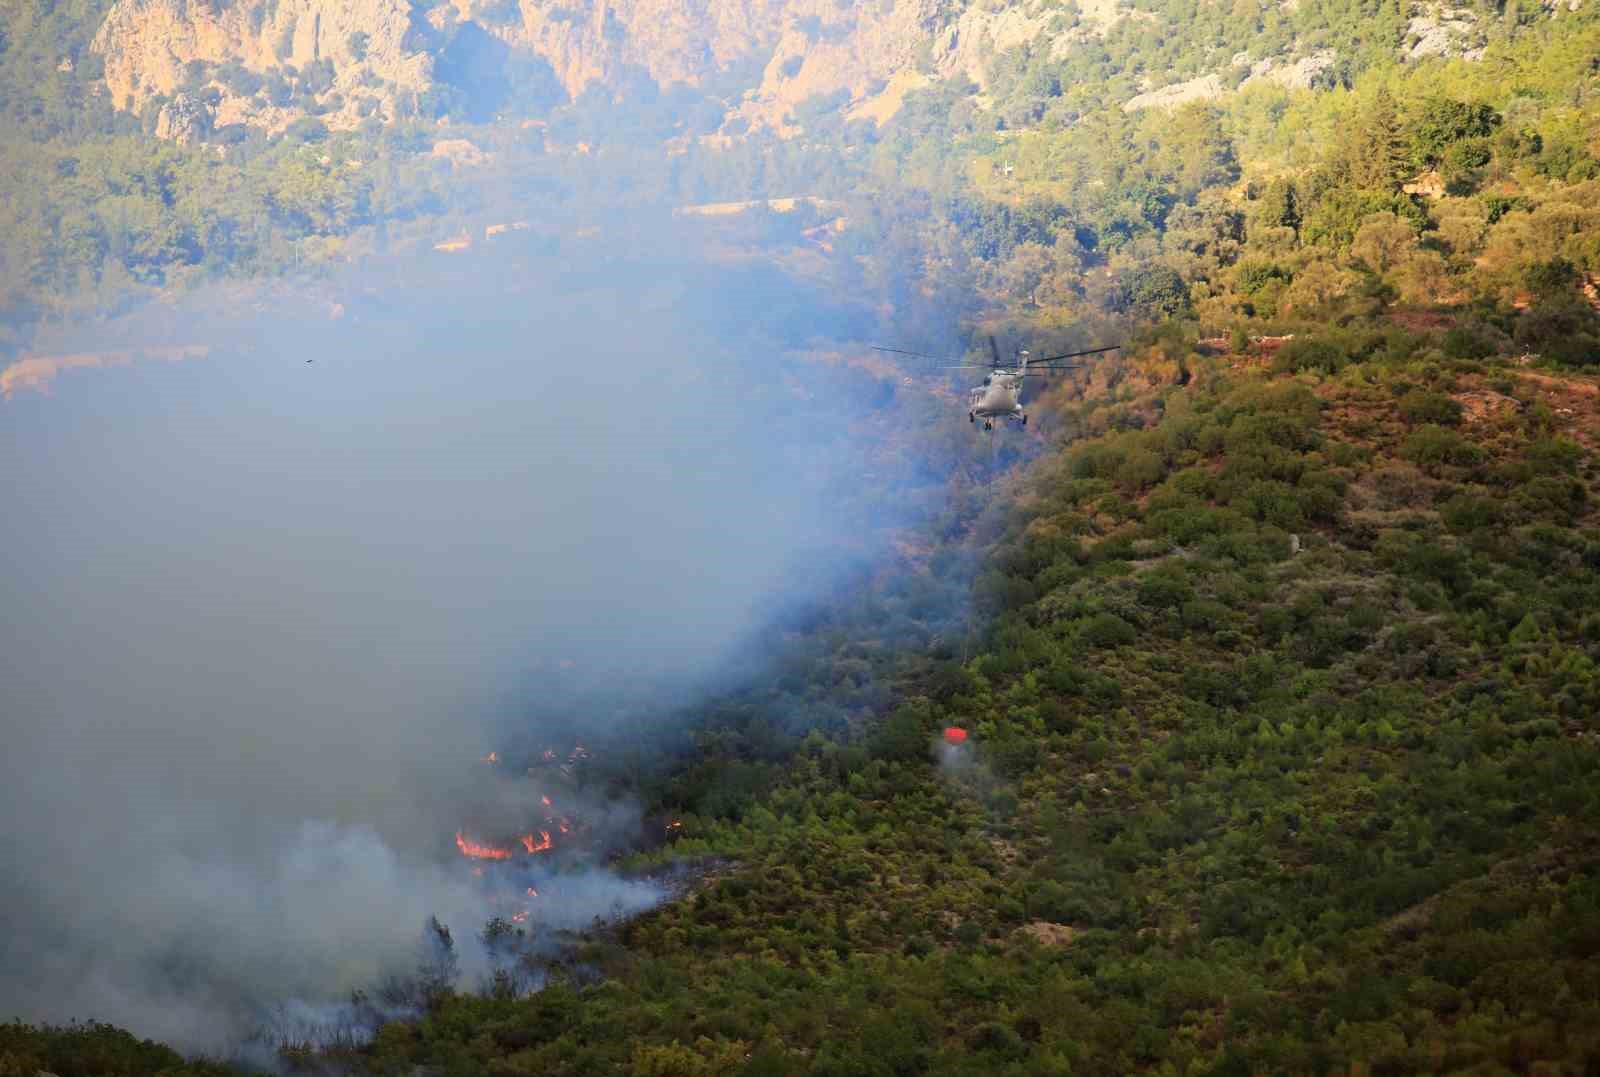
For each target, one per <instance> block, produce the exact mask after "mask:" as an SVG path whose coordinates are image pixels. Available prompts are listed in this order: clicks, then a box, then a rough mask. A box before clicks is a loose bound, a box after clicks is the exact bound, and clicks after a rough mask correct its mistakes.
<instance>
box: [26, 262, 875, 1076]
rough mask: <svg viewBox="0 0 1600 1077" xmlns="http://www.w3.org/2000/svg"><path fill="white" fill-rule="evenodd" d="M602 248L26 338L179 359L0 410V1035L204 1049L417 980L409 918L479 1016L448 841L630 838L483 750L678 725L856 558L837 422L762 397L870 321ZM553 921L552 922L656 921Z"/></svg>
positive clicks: (600, 880)
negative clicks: (43, 1026) (113, 1030)
mask: <svg viewBox="0 0 1600 1077" xmlns="http://www.w3.org/2000/svg"><path fill="white" fill-rule="evenodd" d="M677 242H678V241H676V240H675V241H674V243H677ZM679 245H680V246H681V244H679ZM656 249H657V250H660V249H663V248H662V247H661V246H657V247H656ZM611 253H612V252H605V258H606V259H609V260H603V259H602V257H601V254H600V253H598V252H597V253H593V254H583V253H582V252H575V251H573V250H563V251H560V252H556V253H554V254H548V255H547V254H540V253H536V252H533V251H532V250H531V249H529V250H521V251H517V250H513V251H512V252H511V253H501V254H495V255H492V256H487V257H484V258H479V259H478V260H476V261H462V262H451V261H449V260H448V259H445V258H444V257H443V256H440V258H439V259H434V260H432V261H425V262H424V263H422V264H421V265H420V266H411V267H404V266H396V267H390V268H389V269H386V270H385V271H383V272H382V273H368V274H366V275H364V276H361V277H359V278H353V279H348V280H344V281H340V282H334V283H331V284H329V283H323V284H321V285H318V286H317V288H316V290H317V291H318V292H321V293H323V294H320V295H318V296H317V297H316V299H315V300H314V301H313V299H312V298H310V296H309V295H308V294H305V293H300V294H297V293H294V292H289V293H286V294H280V295H278V296H275V297H273V298H271V299H266V300H261V299H255V298H249V297H248V296H247V301H245V302H241V301H240V299H239V293H237V292H228V293H222V292H218V293H215V294H212V295H210V296H206V297H203V298H202V299H201V300H198V301H196V302H193V303H187V304H183V305H179V306H162V307H157V308H154V309H152V310H151V311H148V312H145V313H144V314H143V315H141V316H140V317H139V318H137V319H134V320H132V321H129V322H125V323H122V324H119V325H117V326H116V327H114V328H112V329H108V330H99V331H86V332H82V333H78V334H75V335H63V338H62V339H60V340H58V341H53V342H46V343H48V344H50V345H51V346H52V350H53V351H54V352H56V353H60V354H74V355H76V354H96V353H99V352H107V351H115V352H116V353H117V354H119V355H121V354H125V353H126V354H137V349H138V348H140V347H142V346H146V345H147V346H149V347H151V348H157V349H160V348H167V349H170V348H185V349H204V353H203V354H202V353H201V352H200V351H198V350H190V351H185V352H184V354H185V355H190V356H194V357H193V358H192V359H190V360H189V361H185V362H182V363H142V362H139V361H137V360H135V361H131V362H128V363H121V362H119V363H111V364H93V363H88V364H78V365H76V366H73V367H72V368H70V369H65V368H64V369H62V370H59V371H56V372H55V377H54V379H53V381H52V382H51V383H50V393H49V394H47V395H46V394H40V393H35V392H22V391H19V392H16V393H14V394H13V396H12V398H11V399H10V400H9V401H7V402H5V403H4V404H3V405H0V407H3V409H4V412H5V414H4V422H5V423H6V425H7V427H8V428H9V429H10V430H11V432H12V437H11V441H10V444H11V445H12V446H13V451H12V456H11V461H10V466H9V467H8V468H7V469H6V471H5V474H4V476H3V477H0V496H3V498H4V503H5V506H6V512H5V514H4V517H3V520H4V522H3V523H0V546H3V548H4V549H5V551H6V556H7V562H8V565H7V571H6V573H5V574H4V577H3V582H0V684H4V685H5V702H4V711H3V721H4V733H5V740H6V750H5V752H4V754H3V760H0V811H3V813H4V817H5V819H6V825H5V827H4V828H0V870H3V871H4V873H5V876H4V880H5V882H4V892H5V895H6V898H5V911H6V919H7V924H8V930H7V931H6V932H5V934H4V937H3V940H0V1020H3V1019H10V1018H12V1017H19V1018H23V1019H27V1020H42V1021H54V1022H61V1021H66V1020H68V1019H73V1018H78V1019H91V1018H92V1019H102V1020H109V1021H112V1022H116V1023H119V1024H123V1025H125V1026H127V1027H130V1028H132V1029H133V1030H134V1031H136V1032H138V1033H140V1034H142V1035H149V1036H155V1037H160V1038H162V1039H164V1040H167V1041H169V1042H172V1043H175V1044H178V1045H181V1046H183V1047H186V1048H194V1049H204V1050H212V1051H217V1050H227V1049H229V1047H230V1046H231V1045H234V1044H237V1042H238V1041H239V1039H240V1038H241V1036H243V1035H245V1034H247V1033H248V1031H249V1030H250V1029H251V1027H252V1023H253V1022H254V1021H255V1020H256V1018H257V1016H258V1015H259V1014H260V1013H261V1012H262V1010H263V1008H265V1007H271V1006H273V1005H282V1006H288V1005H291V1004H292V1005H294V1006H306V1007H313V1009H312V1010H309V1011H300V1012H301V1016H302V1017H305V1014H306V1013H310V1014H313V1015H314V1014H315V1012H316V1011H315V1009H314V1007H316V1006H319V1005H323V1004H324V1003H328V1002H337V1001H338V1000H341V999H343V998H345V997H347V995H348V993H349V992H350V991H351V990H353V989H360V988H365V987H368V986H369V985H371V984H373V983H375V982H377V981H380V980H381V979H382V978H383V977H384V976H385V975H388V974H390V973H393V972H396V971H404V970H405V969H406V968H408V967H409V966H410V965H411V964H412V963H414V960H415V953H414V951H415V945H416V940H417V938H418V936H419V932H420V930H421V926H422V924H423V923H424V921H425V920H426V918H427V917H429V916H433V915H437V916H438V917H439V918H440V920H441V921H443V922H444V923H446V924H448V925H449V926H450V928H451V930H452V932H453V933H454V936H455V938H456V939H457V940H458V941H459V942H460V943H461V945H460V951H461V953H462V960H463V970H462V972H463V983H464V985H465V984H469V983H470V982H471V980H472V978H473V977H474V976H477V975H480V974H481V973H482V972H483V971H484V969H485V967H486V966H485V965H483V964H482V963H481V962H480V963H479V964H478V965H476V966H475V965H474V964H473V962H475V961H479V959H478V958H474V957H472V956H471V952H472V950H473V947H472V946H470V945H468V942H469V940H471V939H473V938H474V937H475V936H476V933H477V932H478V931H479V930H480V929H481V928H482V926H483V922H484V920H485V919H486V916H487V915H488V914H489V912H490V911H491V910H489V909H487V908H486V903H485V891H484V884H483V882H482V878H481V877H476V876H474V875H472V873H471V867H472V864H471V863H470V862H469V861H467V860H465V859H464V858H462V857H461V856H460V855H459V853H458V852H457V850H456V849H455V848H454V843H453V832H454V831H455V830H456V829H457V828H458V827H462V826H473V827H478V828H481V829H482V830H483V835H482V836H483V838H484V839H485V840H501V839H503V838H504V837H505V836H506V835H510V834H514V833H517V832H519V831H520V830H523V829H526V828H527V827H529V826H530V825H537V823H538V820H539V818H540V816H539V811H540V807H539V803H538V798H539V797H540V796H541V795H542V794H548V795H551V796H552V799H554V798H555V794H554V793H550V789H551V788H556V789H558V791H559V792H560V793H561V795H562V796H563V797H566V798H568V799H567V801H566V802H563V803H560V804H558V807H559V808H561V809H562V810H570V811H574V812H577V813H581V814H583V815H584V816H585V817H586V818H587V819H588V820H590V821H591V823H592V825H593V826H595V827H596V828H598V829H599V830H600V831H606V830H613V831H615V832H616V833H617V834H618V835H621V834H623V833H624V832H625V831H626V825H627V822H628V820H629V819H631V818H633V817H634V816H635V815H636V808H634V807H632V806H630V805H628V804H626V803H613V802H611V801H610V800H609V799H608V798H606V797H605V796H602V795H600V794H598V793H596V792H595V791H593V790H584V789H581V788H579V787H578V786H577V785H576V784H574V783H568V784H567V785H561V784H560V783H559V782H558V783H555V784H554V785H553V786H552V785H551V784H550V783H543V784H542V779H541V778H540V776H539V775H538V774H537V773H536V774H535V775H534V776H533V777H529V776H527V775H526V774H525V773H521V772H513V771H512V770H511V765H507V766H504V767H500V768H495V767H491V766H489V765H487V764H484V763H483V762H481V760H482V758H483V757H484V756H485V754H486V753H487V752H489V751H495V750H502V751H507V750H508V747H507V746H508V745H512V744H518V745H522V746H524V747H537V745H538V744H539V743H540V738H541V733H540V729H539V726H538V722H539V721H540V720H541V719H542V718H549V719H551V720H555V719H559V720H560V721H561V722H562V723H563V727H564V728H568V729H571V728H576V729H585V728H588V729H594V730H603V729H605V728H606V727H607V726H608V723H613V722H615V721H618V720H620V719H619V717H618V716H619V715H627V716H630V720H634V721H642V720H645V719H646V718H647V717H648V715H649V714H650V713H651V711H650V710H649V707H648V705H647V704H648V701H649V700H650V699H651V698H652V697H654V698H657V699H661V700H670V701H672V702H674V703H679V702H682V701H683V693H684V692H686V691H687V690H688V689H687V688H686V687H685V686H687V685H689V684H692V683H695V682H696V679H697V678H700V679H703V678H704V677H705V676H706V675H707V674H708V672H709V671H711V670H713V669H715V668H716V666H717V663H718V662H719V660H720V659H721V658H722V656H724V655H725V654H727V653H730V649H731V648H733V647H734V645H735V644H736V643H737V642H738V640H739V639H740V638H741V637H742V636H743V635H744V634H745V633H747V632H749V631H750V630H751V629H752V628H753V627H755V626H756V625H758V624H759V623H760V620H761V617H762V615H763V612H764V611H766V610H769V609H771V608H773V605H774V604H775V603H776V602H777V601H778V600H779V599H780V598H783V597H785V596H786V595H787V597H793V595H792V593H790V592H792V588H791V587H790V581H791V580H792V579H793V578H794V575H793V574H794V571H795V566H796V565H797V564H804V565H806V566H808V575H807V578H808V579H815V578H818V575H819V574H818V573H817V572H816V569H817V568H818V566H825V565H826V564H827V563H828V560H829V557H830V553H829V551H830V550H833V549H835V548H838V547H841V546H850V547H851V548H852V549H853V551H854V552H856V553H860V552H861V551H862V550H863V549H864V548H865V547H866V546H868V545H870V541H869V539H870V534H871V529H870V528H868V529H863V528H862V527H861V526H859V525H860V522H861V519H860V517H859V515H854V514H852V511H851V510H850V501H849V499H848V498H841V497H839V496H838V492H839V491H840V490H841V489H845V490H849V489H850V488H851V486H852V483H851V478H850V476H851V473H852V469H853V468H854V467H855V466H856V462H857V459H858V458H857V457H856V455H855V450H854V446H853V445H851V444H850V442H849V439H848V437H847V436H845V435H846V433H847V431H848V427H849V424H850V423H851V422H853V421H854V420H855V419H856V418H857V417H859V415H860V414H861V405H860V403H859V401H856V400H853V399H851V398H849V396H848V395H847V394H844V395H841V392H840V390H839V386H838V383H830V382H818V381H817V380H816V378H815V377H814V376H813V374H812V373H810V372H808V371H807V370H806V369H803V368H801V367H800V366H794V365H791V366H790V367H788V368H784V369H782V370H781V371H780V370H779V369H776V368H777V367H779V366H781V364H782V363H783V362H784V360H783V351H784V348H786V347H789V346H793V345H795V344H798V343H803V342H804V340H805V338H806V337H815V338H818V339H821V340H824V341H826V340H842V339H849V338H851V337H852V336H853V335H856V334H859V333H860V332H861V326H862V324H863V316H862V315H861V314H860V312H859V311H857V310H855V309H854V308H852V307H850V306H849V305H848V304H845V303H842V302H840V301H836V300H833V299H830V298H828V297H827V296H826V295H823V294H820V293H818V292H816V291H813V290H808V289H807V288H805V287H802V286H801V285H798V284H796V283H795V282H794V281H792V280H790V279H788V278H786V277H783V276H782V275H781V274H779V273H776V272H768V271H751V270H749V269H748V267H744V266H740V267H732V268H725V267H717V266H714V265H711V264H709V263H706V262H702V261H699V260H697V259H696V258H695V257H694V256H693V255H681V254H674V255H671V256H667V255H653V256H652V255H639V256H637V257H636V258H635V259H634V260H631V261H628V262H624V261H620V260H617V259H615V258H613V257H611ZM473 257H474V258H478V256H477V255H474V256H473ZM130 349H131V350H132V351H131V352H130ZM163 354H165V353H163ZM307 360H313V361H312V362H307ZM879 482H880V483H884V482H887V479H880V480H879ZM824 575H825V574H824ZM675 693H676V694H675ZM580 704H581V709H579V705H580ZM641 716H643V717H641ZM563 750H565V746H563ZM508 754H509V752H508ZM525 759H526V753H525V752H521V751H520V749H519V759H518V760H516V761H513V764H512V765H520V764H521V762H522V761H524V760H525ZM601 836H602V837H604V836H605V835H604V834H602V835H601ZM607 840H610V839H607ZM616 840H622V839H621V838H620V837H619V838H617V839H616ZM487 874H489V873H487V872H486V875H487ZM548 889H549V891H550V900H549V901H548V902H545V903H544V905H543V906H542V909H543V911H542V912H541V914H540V915H542V916H543V917H545V918H546V920H547V922H548V923H551V924H554V925H568V926H574V927H576V926H581V925H583V924H585V923H587V922H588V921H589V920H590V919H592V917H593V916H594V915H596V914H597V913H598V914H606V913H608V912H610V911H612V910H616V909H619V908H620V909H621V911H623V912H632V911H636V910H638V909H640V908H643V907H646V906H647V905H648V904H649V903H651V902H652V901H655V900H659V898H660V896H661V891H660V890H659V889H658V888H655V887H652V886H650V885H648V884H643V883H634V882H629V881H627V880H622V879H619V878H618V877H616V876H615V875H612V874H609V873H604V872H599V871H592V872H590V873H589V874H588V875H576V876H571V877H564V878H559V879H554V880H551V885H550V886H549V888H548ZM619 903H620V904H619ZM291 1000H295V1001H293V1002H292V1003H291ZM295 1020H299V1018H296V1019H295ZM305 1020H308V1021H309V1020H312V1018H311V1017H305ZM313 1023H314V1022H313Z"/></svg>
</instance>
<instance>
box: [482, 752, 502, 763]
mask: <svg viewBox="0 0 1600 1077" xmlns="http://www.w3.org/2000/svg"><path fill="white" fill-rule="evenodd" d="M483 761H484V762H485V763H498V762H500V753H499V752H490V753H489V754H488V755H486V756H484V757H483Z"/></svg>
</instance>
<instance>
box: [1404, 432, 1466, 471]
mask: <svg viewBox="0 0 1600 1077" xmlns="http://www.w3.org/2000/svg"><path fill="white" fill-rule="evenodd" d="M1400 455H1401V456H1403V457H1405V458H1406V459H1407V460H1410V461H1411V462H1412V463H1414V464H1416V465H1417V466H1418V467H1420V468H1423V469H1424V470H1429V469H1434V468H1439V467H1443V466H1446V465H1450V466H1454V467H1475V466H1477V465H1478V464H1481V463H1482V462H1483V450H1482V449H1480V448H1479V447H1478V446H1476V445H1474V444H1473V443H1472V442H1470V441H1468V440H1467V439H1466V438H1464V437H1462V436H1461V435H1460V434H1457V433H1456V432H1455V431H1453V430H1446V429H1445V428H1444V427H1442V426H1437V425H1432V424H1430V425H1428V426H1424V427H1421V428H1420V429H1418V430H1416V431H1414V432H1412V434H1411V435H1410V436H1409V437H1407V438H1406V440H1405V443H1404V444H1403V445H1401V447H1400Z"/></svg>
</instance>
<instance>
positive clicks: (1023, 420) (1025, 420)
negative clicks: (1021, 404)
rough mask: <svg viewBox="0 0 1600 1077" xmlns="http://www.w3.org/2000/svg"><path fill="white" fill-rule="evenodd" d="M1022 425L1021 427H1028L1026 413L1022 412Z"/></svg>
mask: <svg viewBox="0 0 1600 1077" xmlns="http://www.w3.org/2000/svg"><path fill="white" fill-rule="evenodd" d="M1022 425H1023V426H1027V425H1028V413H1027V412H1023V413H1022Z"/></svg>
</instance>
